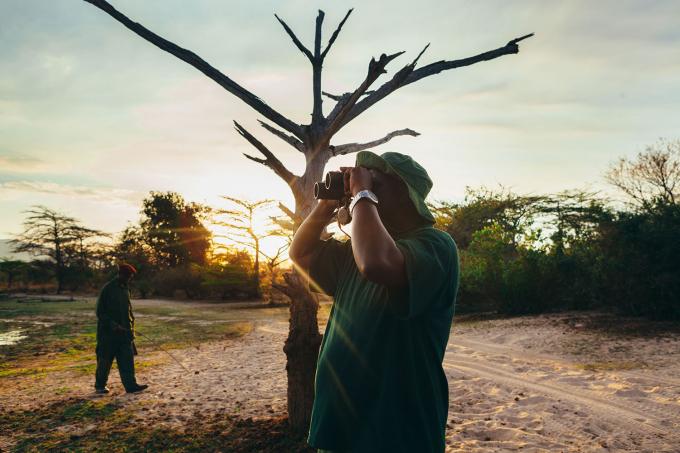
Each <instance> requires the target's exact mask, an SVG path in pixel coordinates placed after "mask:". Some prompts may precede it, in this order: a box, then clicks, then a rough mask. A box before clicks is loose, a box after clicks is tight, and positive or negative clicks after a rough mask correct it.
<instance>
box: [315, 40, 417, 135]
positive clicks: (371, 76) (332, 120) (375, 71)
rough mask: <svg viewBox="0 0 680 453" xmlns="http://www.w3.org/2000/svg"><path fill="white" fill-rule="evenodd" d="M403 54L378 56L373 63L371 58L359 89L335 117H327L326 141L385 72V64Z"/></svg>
mask: <svg viewBox="0 0 680 453" xmlns="http://www.w3.org/2000/svg"><path fill="white" fill-rule="evenodd" d="M403 53H404V52H403V51H401V52H397V53H393V54H392V55H386V54H382V55H380V58H379V59H378V61H375V58H371V61H370V62H369V63H368V73H367V74H366V78H365V79H364V81H363V82H362V83H361V85H359V88H357V89H356V90H354V92H353V93H352V94H351V95H350V97H349V98H348V99H347V101H346V102H345V103H344V105H343V106H342V107H341V108H340V109H338V110H337V113H336V114H335V116H330V115H329V117H328V121H329V125H328V127H327V128H326V132H325V134H326V135H325V138H326V140H330V138H331V137H332V136H333V135H334V134H335V133H336V132H337V131H338V130H339V129H340V127H341V125H342V124H344V122H345V121H344V120H345V117H346V116H347V114H348V113H349V112H350V110H352V108H353V107H354V105H355V104H356V103H357V101H358V100H359V98H360V97H361V96H362V95H363V94H364V93H365V92H366V90H367V89H368V87H370V86H371V84H372V83H373V82H375V81H376V80H377V78H378V77H380V75H381V74H384V73H385V72H387V71H386V70H385V67H386V66H387V64H388V63H389V62H390V61H392V60H394V59H395V58H397V57H398V56H399V55H401V54H403ZM370 97H371V96H369V97H368V98H366V99H365V100H364V101H362V102H365V101H366V100H367V99H369V98H370ZM334 110H335V109H334Z"/></svg>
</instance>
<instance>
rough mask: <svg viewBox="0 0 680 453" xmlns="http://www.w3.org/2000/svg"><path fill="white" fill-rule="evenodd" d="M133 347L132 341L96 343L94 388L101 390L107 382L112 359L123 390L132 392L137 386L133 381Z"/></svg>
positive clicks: (134, 380) (135, 381)
mask: <svg viewBox="0 0 680 453" xmlns="http://www.w3.org/2000/svg"><path fill="white" fill-rule="evenodd" d="M133 348H134V346H133V345H132V341H103V342H98V343H97V371H96V373H95V383H94V387H95V388H96V389H102V388H104V387H106V383H107V382H108V380H109V372H110V371H111V365H112V364H113V359H114V358H115V359H116V364H117V365H118V372H119V373H120V380H121V381H122V382H123V387H125V390H132V389H134V388H135V386H136V385H137V380H136V379H135V359H134V349H133Z"/></svg>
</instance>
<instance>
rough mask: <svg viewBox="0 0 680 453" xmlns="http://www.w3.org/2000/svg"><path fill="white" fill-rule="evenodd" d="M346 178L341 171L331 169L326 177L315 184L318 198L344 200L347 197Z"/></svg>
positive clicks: (315, 196)
mask: <svg viewBox="0 0 680 453" xmlns="http://www.w3.org/2000/svg"><path fill="white" fill-rule="evenodd" d="M345 196H346V195H345V178H344V175H343V173H342V172H341V171H329V172H328V173H326V178H325V179H324V180H323V181H319V182H317V183H315V184H314V198H316V199H317V200H338V201H340V200H342V199H343V198H345Z"/></svg>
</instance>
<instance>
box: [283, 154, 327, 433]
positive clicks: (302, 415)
mask: <svg viewBox="0 0 680 453" xmlns="http://www.w3.org/2000/svg"><path fill="white" fill-rule="evenodd" d="M305 155H306V156H308V159H307V167H306V171H305V174H304V175H303V176H302V177H301V178H300V180H299V182H298V185H297V186H296V187H295V188H294V189H293V191H294V195H295V214H296V216H298V218H301V219H304V218H305V217H307V215H308V214H309V213H310V212H311V210H312V209H313V207H314V204H315V200H314V189H313V188H314V183H315V182H317V181H319V180H321V176H322V175H323V170H324V166H325V165H326V162H327V161H328V156H329V153H328V151H327V149H322V150H321V151H318V152H311V151H310V152H306V153H305ZM312 156H313V157H312ZM298 226H299V225H295V229H296V230H297V227H298ZM284 278H285V280H286V283H287V285H288V293H287V295H288V297H290V299H291V304H290V323H289V326H288V338H287V339H286V343H285V345H284V347H283V351H284V352H285V353H286V357H287V361H286V372H287V375H288V423H289V424H290V427H291V429H292V430H293V431H295V432H298V433H304V432H306V431H307V430H308V429H309V422H310V419H311V415H312V404H313V403H314V376H315V374H316V361H317V359H318V357H319V346H320V345H321V335H320V334H319V324H318V322H317V312H318V310H319V301H318V296H317V295H315V294H313V293H311V292H310V291H309V284H308V282H307V278H306V277H305V276H303V275H301V273H300V272H299V271H298V270H297V269H295V268H293V270H292V271H291V272H289V273H287V274H285V275H284Z"/></svg>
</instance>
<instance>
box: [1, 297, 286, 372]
mask: <svg viewBox="0 0 680 453" xmlns="http://www.w3.org/2000/svg"><path fill="white" fill-rule="evenodd" d="M134 305H135V302H134V301H133V306H134ZM134 311H135V313H136V314H137V315H138V316H137V320H136V321H137V322H136V330H137V332H138V335H137V339H136V344H137V346H138V348H139V350H140V353H141V354H144V353H148V352H153V351H156V350H158V349H159V346H160V347H162V348H164V349H173V348H184V347H187V346H191V345H196V344H199V343H202V342H206V341H214V340H222V339H225V338H233V337H238V336H242V335H245V334H247V333H248V332H250V331H251V330H252V327H253V326H252V322H251V321H250V320H249V319H243V314H242V313H240V312H237V311H233V310H231V311H227V310H225V309H224V306H220V305H218V304H216V305H214V306H209V305H208V306H206V305H200V306H195V305H192V304H186V305H183V304H177V303H172V302H170V303H167V304H164V303H163V302H159V303H158V304H157V305H155V304H154V305H142V306H139V307H134ZM274 315H277V316H280V310H279V311H278V312H277V311H275V310H274V311H271V312H270V311H268V310H263V311H262V313H261V316H262V317H267V316H274ZM0 319H3V322H2V325H3V329H15V328H22V329H23V331H24V333H25V334H27V338H25V339H23V340H21V341H20V342H18V343H17V344H14V345H9V346H0V378H14V377H19V376H26V375H32V376H33V377H36V378H39V377H41V376H44V375H45V373H48V372H55V371H64V370H73V371H76V372H82V373H91V372H94V368H95V364H94V360H95V345H96V330H97V320H96V316H95V304H94V300H93V299H89V300H79V301H73V302H54V301H50V302H43V301H28V300H25V299H24V300H21V301H18V300H12V299H6V300H0ZM255 319H256V318H255ZM142 334H143V335H142ZM146 366H154V365H153V364H151V363H148V364H146Z"/></svg>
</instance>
